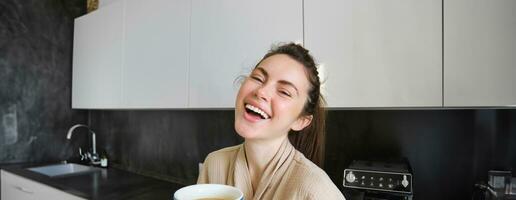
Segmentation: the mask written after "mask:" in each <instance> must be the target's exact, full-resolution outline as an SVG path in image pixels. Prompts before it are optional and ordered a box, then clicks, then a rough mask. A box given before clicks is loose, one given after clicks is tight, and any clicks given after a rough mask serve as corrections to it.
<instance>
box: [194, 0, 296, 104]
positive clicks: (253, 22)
mask: <svg viewBox="0 0 516 200" xmlns="http://www.w3.org/2000/svg"><path fill="white" fill-rule="evenodd" d="M302 11H303V9H302V1H301V0H284V1H273V0H264V1H240V0H212V1H206V0H192V16H191V38H190V41H191V46H190V75H189V77H190V81H189V83H190V84H189V107H191V108H233V107H234V104H235V98H236V93H237V91H238V88H239V84H238V83H235V80H236V79H237V78H238V77H239V76H240V75H248V73H249V72H250V71H251V69H252V68H253V67H254V66H255V65H256V64H257V62H258V61H259V60H260V59H261V58H262V56H263V55H265V53H267V51H268V50H269V49H270V47H271V45H272V44H276V43H278V42H290V41H293V42H302V39H303V15H302Z"/></svg>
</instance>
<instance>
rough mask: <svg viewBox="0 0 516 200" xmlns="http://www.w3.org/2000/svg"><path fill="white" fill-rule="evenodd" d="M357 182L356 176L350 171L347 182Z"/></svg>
mask: <svg viewBox="0 0 516 200" xmlns="http://www.w3.org/2000/svg"><path fill="white" fill-rule="evenodd" d="M355 180H356V177H355V174H353V172H351V171H350V172H349V173H348V174H347V175H346V181H348V182H349V183H353V182H355Z"/></svg>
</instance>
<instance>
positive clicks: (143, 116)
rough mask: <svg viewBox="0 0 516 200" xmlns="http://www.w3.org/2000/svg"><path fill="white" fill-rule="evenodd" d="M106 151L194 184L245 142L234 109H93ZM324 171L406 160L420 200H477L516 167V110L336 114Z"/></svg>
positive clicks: (331, 116) (144, 170)
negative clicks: (481, 185)
mask: <svg viewBox="0 0 516 200" xmlns="http://www.w3.org/2000/svg"><path fill="white" fill-rule="evenodd" d="M91 118H92V127H94V129H96V131H97V135H98V136H97V137H99V140H100V141H99V145H101V146H104V147H105V148H106V150H107V153H108V154H109V155H110V157H111V158H112V162H114V163H116V164H117V165H120V166H122V167H123V168H126V169H128V170H131V171H135V172H138V173H141V174H146V175H150V176H155V177H158V178H162V179H167V180H171V181H175V182H180V183H185V184H192V183H194V182H195V180H196V178H197V170H198V167H197V163H198V162H200V161H203V159H204V157H205V156H206V155H207V154H208V153H209V152H211V151H214V150H216V149H220V148H223V147H226V146H231V145H235V144H239V143H240V142H241V141H242V140H241V139H240V138H239V137H238V136H237V134H236V133H235V131H234V128H233V120H234V113H233V111H230V110H226V111H176V110H171V111H170V110H169V111H166V110H163V111H91ZM327 124H328V127H327V129H328V130H327V145H326V162H325V170H326V172H327V173H328V174H329V175H330V177H331V178H332V179H333V180H334V182H335V183H336V184H337V185H338V186H339V187H341V184H342V173H343V170H344V168H345V167H346V166H348V165H349V164H350V163H351V161H352V160H353V159H387V158H396V157H405V158H407V159H408V160H409V162H410V164H411V166H412V169H413V172H414V177H415V183H414V189H415V194H416V196H415V197H417V199H470V198H471V197H470V196H471V194H472V190H473V184H474V183H475V182H478V181H485V180H486V176H487V170H489V169H514V168H515V167H516V156H515V154H516V148H515V147H516V110H379V111H359V110H353V111H330V112H329V113H328V121H327Z"/></svg>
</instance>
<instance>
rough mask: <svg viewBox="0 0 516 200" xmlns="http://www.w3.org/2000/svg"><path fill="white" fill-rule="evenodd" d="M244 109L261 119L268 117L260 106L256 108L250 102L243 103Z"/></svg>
mask: <svg viewBox="0 0 516 200" xmlns="http://www.w3.org/2000/svg"><path fill="white" fill-rule="evenodd" d="M245 111H246V112H247V113H248V114H250V115H252V116H255V117H259V118H261V119H269V118H270V116H269V115H268V114H267V113H266V112H265V111H263V110H261V109H260V108H257V107H255V106H253V105H251V104H245Z"/></svg>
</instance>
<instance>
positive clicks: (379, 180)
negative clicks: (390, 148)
mask: <svg viewBox="0 0 516 200" xmlns="http://www.w3.org/2000/svg"><path fill="white" fill-rule="evenodd" d="M412 183H413V177H412V170H411V168H410V165H409V164H408V161H406V160H395V161H392V160H391V161H366V160H355V161H353V162H352V163H351V165H350V166H349V167H348V168H347V169H345V170H344V180H343V186H344V194H345V195H346V197H347V198H348V199H351V200H413V196H414V195H413V184H412Z"/></svg>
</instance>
